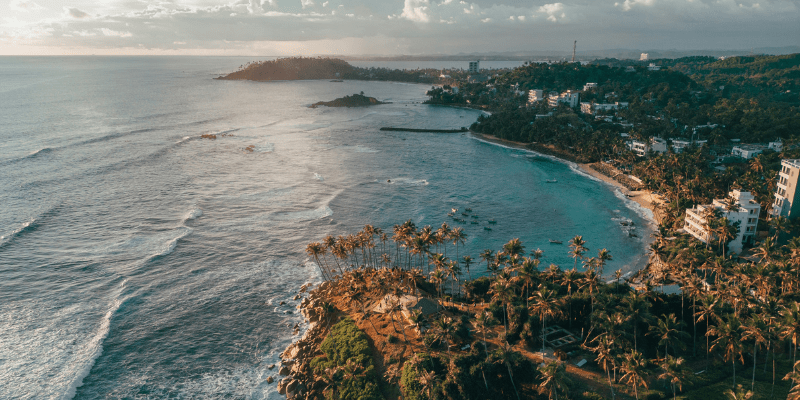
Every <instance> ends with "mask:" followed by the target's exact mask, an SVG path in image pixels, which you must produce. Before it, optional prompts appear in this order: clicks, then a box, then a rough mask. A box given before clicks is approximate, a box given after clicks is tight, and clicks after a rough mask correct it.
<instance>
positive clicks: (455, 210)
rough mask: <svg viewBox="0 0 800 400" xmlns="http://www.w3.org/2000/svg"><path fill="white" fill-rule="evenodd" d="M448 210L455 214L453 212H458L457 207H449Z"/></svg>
mask: <svg viewBox="0 0 800 400" xmlns="http://www.w3.org/2000/svg"><path fill="white" fill-rule="evenodd" d="M450 212H452V213H453V214H455V213H457V212H458V209H457V208H451V209H450Z"/></svg>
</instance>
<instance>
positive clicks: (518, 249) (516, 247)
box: [503, 238, 525, 256]
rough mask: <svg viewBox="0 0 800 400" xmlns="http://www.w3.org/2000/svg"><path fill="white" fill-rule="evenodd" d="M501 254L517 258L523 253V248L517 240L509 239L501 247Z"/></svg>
mask: <svg viewBox="0 0 800 400" xmlns="http://www.w3.org/2000/svg"><path fill="white" fill-rule="evenodd" d="M503 252H504V253H506V254H508V255H509V256H518V255H520V254H524V253H525V246H523V245H522V242H521V241H520V240H519V238H516V239H511V240H509V241H508V243H506V244H504V245H503Z"/></svg>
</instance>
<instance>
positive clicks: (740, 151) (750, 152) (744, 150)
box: [731, 144, 766, 160]
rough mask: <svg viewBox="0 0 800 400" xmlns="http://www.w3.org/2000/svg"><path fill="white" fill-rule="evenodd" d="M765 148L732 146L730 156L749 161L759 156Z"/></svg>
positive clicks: (749, 145)
mask: <svg viewBox="0 0 800 400" xmlns="http://www.w3.org/2000/svg"><path fill="white" fill-rule="evenodd" d="M765 148H766V146H763V145H760V144H740V145H738V146H733V148H732V149H731V155H732V156H734V157H741V158H744V159H745V160H749V159H751V158H753V157H755V156H757V155H759V154H761V153H762V152H763V151H764V149H765Z"/></svg>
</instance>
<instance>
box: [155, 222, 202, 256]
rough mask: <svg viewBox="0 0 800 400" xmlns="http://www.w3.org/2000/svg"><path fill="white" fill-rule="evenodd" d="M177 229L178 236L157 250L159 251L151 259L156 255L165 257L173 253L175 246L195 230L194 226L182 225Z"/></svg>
mask: <svg viewBox="0 0 800 400" xmlns="http://www.w3.org/2000/svg"><path fill="white" fill-rule="evenodd" d="M176 231H177V236H175V237H174V238H172V239H170V240H169V241H168V242H166V243H164V244H163V245H161V247H160V248H159V249H158V250H157V252H156V253H155V254H153V255H152V256H151V257H150V258H151V259H152V258H155V257H163V256H166V255H170V254H172V252H173V251H175V247H176V246H178V241H179V240H181V239H183V238H185V237H186V236H189V235H190V234H191V233H192V231H193V230H192V228H187V227H185V226H181V227H179V228H178V229H176Z"/></svg>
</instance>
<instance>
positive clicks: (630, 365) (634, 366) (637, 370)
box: [621, 350, 649, 400]
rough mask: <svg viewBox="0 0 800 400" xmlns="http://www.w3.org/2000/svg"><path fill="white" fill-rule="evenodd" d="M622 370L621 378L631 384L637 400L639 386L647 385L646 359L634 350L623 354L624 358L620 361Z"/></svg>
mask: <svg viewBox="0 0 800 400" xmlns="http://www.w3.org/2000/svg"><path fill="white" fill-rule="evenodd" d="M622 372H623V373H624V375H623V376H622V379H621V380H623V381H626V382H627V383H628V384H629V385H632V386H633V391H634V393H635V394H636V399H637V400H638V399H639V386H643V387H645V388H647V387H649V386H648V384H647V359H645V358H644V356H643V355H642V353H639V352H638V351H636V350H633V351H632V352H630V353H627V354H625V359H624V361H623V362H622Z"/></svg>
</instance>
